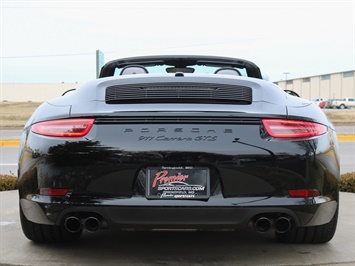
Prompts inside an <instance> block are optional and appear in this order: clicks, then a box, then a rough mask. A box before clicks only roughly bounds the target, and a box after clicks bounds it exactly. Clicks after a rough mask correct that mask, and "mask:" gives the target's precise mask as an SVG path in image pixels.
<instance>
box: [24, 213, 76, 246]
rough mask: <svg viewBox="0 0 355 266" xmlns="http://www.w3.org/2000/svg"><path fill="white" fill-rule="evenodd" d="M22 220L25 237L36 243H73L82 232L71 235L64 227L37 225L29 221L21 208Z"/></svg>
mask: <svg viewBox="0 0 355 266" xmlns="http://www.w3.org/2000/svg"><path fill="white" fill-rule="evenodd" d="M20 220H21V227H22V231H23V233H24V234H25V236H26V237H27V238H28V239H29V240H32V241H34V242H41V243H45V242H72V241H76V240H78V239H79V238H80V236H81V233H82V230H80V232H77V233H70V232H68V231H67V230H65V228H64V227H63V226H58V225H46V224H37V223H33V222H31V221H29V220H27V218H26V216H25V215H24V213H23V211H22V209H21V206H20Z"/></svg>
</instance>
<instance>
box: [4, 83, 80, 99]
mask: <svg viewBox="0 0 355 266" xmlns="http://www.w3.org/2000/svg"><path fill="white" fill-rule="evenodd" d="M79 86H80V84H78V83H1V84H0V102H4V101H8V102H28V101H32V102H44V101H46V100H48V99H51V98H55V97H58V96H60V95H62V94H63V93H64V92H66V91H67V90H70V89H74V88H77V87H79Z"/></svg>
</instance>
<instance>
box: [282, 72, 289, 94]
mask: <svg viewBox="0 0 355 266" xmlns="http://www.w3.org/2000/svg"><path fill="white" fill-rule="evenodd" d="M283 74H284V75H285V90H287V75H288V74H290V72H284V73H283Z"/></svg>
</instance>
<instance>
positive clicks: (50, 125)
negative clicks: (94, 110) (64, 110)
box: [32, 118, 95, 138]
mask: <svg viewBox="0 0 355 266" xmlns="http://www.w3.org/2000/svg"><path fill="white" fill-rule="evenodd" d="M94 121H95V119H94V118H75V119H62V120H52V121H45V122H40V123H37V124H34V125H33V126H32V131H33V132H34V133H36V134H40V135H45V136H50V137H73V138H76V137H83V136H85V135H86V134H87V133H89V131H90V129H91V127H92V125H93V124H94Z"/></svg>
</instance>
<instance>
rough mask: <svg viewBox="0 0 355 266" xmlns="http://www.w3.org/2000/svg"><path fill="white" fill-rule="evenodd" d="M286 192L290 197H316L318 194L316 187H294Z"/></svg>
mask: <svg viewBox="0 0 355 266" xmlns="http://www.w3.org/2000/svg"><path fill="white" fill-rule="evenodd" d="M288 194H289V195H290V196H291V197H292V198H307V197H317V196H319V195H320V193H319V191H318V190H316V189H294V190H289V191H288Z"/></svg>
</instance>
